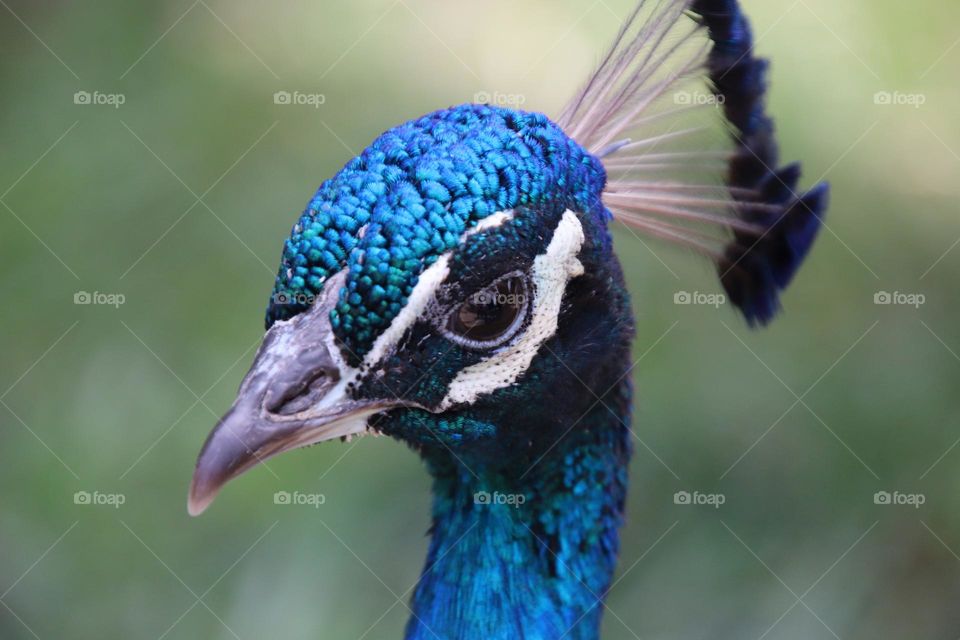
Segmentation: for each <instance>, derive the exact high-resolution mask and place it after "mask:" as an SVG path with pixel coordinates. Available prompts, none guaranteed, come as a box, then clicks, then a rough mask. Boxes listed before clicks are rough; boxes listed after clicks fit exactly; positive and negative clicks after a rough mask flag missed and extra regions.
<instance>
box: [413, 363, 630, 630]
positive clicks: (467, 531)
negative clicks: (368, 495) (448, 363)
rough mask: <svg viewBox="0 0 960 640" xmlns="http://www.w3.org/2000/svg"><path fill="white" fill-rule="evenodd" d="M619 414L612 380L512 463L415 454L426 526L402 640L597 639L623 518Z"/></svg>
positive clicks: (622, 412) (626, 441)
mask: <svg viewBox="0 0 960 640" xmlns="http://www.w3.org/2000/svg"><path fill="white" fill-rule="evenodd" d="M607 407H609V409H608V408H607ZM629 413H630V384H629V382H628V381H623V382H620V383H618V384H617V385H615V386H614V387H613V388H612V389H611V390H610V391H609V392H608V394H607V395H606V396H605V397H604V398H603V402H602V403H597V404H596V406H594V407H593V408H592V409H591V410H590V411H589V412H588V413H587V414H586V415H585V416H584V417H583V418H582V419H581V420H580V421H578V423H577V424H572V425H569V426H568V427H566V428H565V429H562V430H561V433H563V432H564V431H566V433H565V434H564V435H563V437H561V438H560V439H559V440H558V439H556V438H553V439H552V441H551V442H545V443H544V445H543V446H542V447H540V448H539V449H538V450H537V451H536V454H535V455H532V456H529V457H525V458H524V463H523V464H518V463H516V461H511V462H510V463H509V464H503V463H500V464H492V463H489V462H488V463H486V464H484V462H483V461H474V460H464V459H461V458H457V457H456V456H452V455H450V452H434V453H432V454H430V453H425V454H424V457H425V458H426V460H427V464H428V466H429V467H430V470H431V473H432V474H433V477H434V506H433V526H432V528H431V534H432V538H431V543H430V550H429V554H428V557H427V562H426V566H425V568H424V571H423V574H422V576H421V578H420V582H419V583H418V585H417V589H416V592H415V595H414V598H413V611H414V614H413V616H412V617H411V619H410V622H409V623H408V626H407V636H406V637H407V638H408V639H409V640H413V639H416V640H420V639H427V638H434V639H436V638H439V639H441V640H447V639H453V638H486V639H491V640H495V639H500V638H504V639H506V638H510V639H514V638H524V639H526V640H539V639H544V640H546V639H553V640H556V639H558V638H566V639H569V640H594V639H596V638H597V637H598V636H599V627H600V618H601V614H602V610H603V598H604V596H605V594H606V591H607V589H608V588H609V586H610V582H611V578H612V575H613V571H614V567H615V564H616V557H617V553H618V549H619V536H618V528H619V526H620V524H621V523H622V520H623V506H624V498H625V494H626V487H627V463H628V460H629V456H630V434H629V430H628V429H629V427H628V426H627V425H628V424H629Z"/></svg>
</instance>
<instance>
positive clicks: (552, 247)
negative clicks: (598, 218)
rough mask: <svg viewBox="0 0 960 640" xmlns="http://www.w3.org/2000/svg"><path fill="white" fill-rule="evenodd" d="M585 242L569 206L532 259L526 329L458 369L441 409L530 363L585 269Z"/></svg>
mask: <svg viewBox="0 0 960 640" xmlns="http://www.w3.org/2000/svg"><path fill="white" fill-rule="evenodd" d="M583 242H584V235H583V225H581V224H580V220H579V219H577V215H576V214H575V213H574V212H573V211H570V210H567V211H566V212H564V214H563V217H562V218H561V220H560V223H559V224H558V225H557V228H556V230H555V231H554V233H553V238H552V239H551V240H550V244H549V245H548V246H547V250H546V252H545V253H543V254H541V255H539V256H537V257H536V259H535V260H534V262H533V269H532V271H531V276H532V280H533V288H534V299H533V303H532V305H531V310H530V312H529V313H530V322H529V324H528V325H527V327H526V329H525V330H524V332H523V333H522V334H521V335H520V336H519V338H517V339H515V340H514V342H513V343H512V344H510V346H508V347H506V348H504V349H503V350H501V351H498V352H497V353H494V354H493V355H491V356H490V357H488V358H486V359H484V360H482V361H481V362H478V363H477V364H474V365H471V366H469V367H466V368H464V369H462V370H461V371H460V372H458V373H457V375H456V376H455V377H454V379H453V381H452V382H451V383H450V386H449V387H448V389H447V395H446V397H444V399H443V401H442V402H441V404H440V407H439V410H441V411H442V410H444V409H447V408H449V407H450V406H452V405H455V404H458V403H464V402H466V403H471V402H474V401H476V399H477V398H479V397H480V396H482V395H486V394H489V393H491V392H493V391H496V390H497V389H502V388H503V387H507V386H509V385H511V384H513V383H514V382H516V380H517V378H519V377H520V376H521V375H522V374H523V373H524V372H525V371H526V370H527V369H528V368H529V367H530V363H531V362H532V361H533V358H534V356H535V355H536V354H537V352H538V351H539V350H540V347H541V346H542V345H543V343H544V342H546V341H547V340H548V339H550V338H551V337H553V335H554V334H555V333H556V332H557V321H558V317H559V315H560V303H561V302H562V300H563V294H564V291H566V287H567V282H568V281H569V280H570V279H571V278H574V277H576V276H579V275H582V274H583V264H581V262H580V260H579V259H577V255H578V254H579V253H580V248H581V247H582V246H583Z"/></svg>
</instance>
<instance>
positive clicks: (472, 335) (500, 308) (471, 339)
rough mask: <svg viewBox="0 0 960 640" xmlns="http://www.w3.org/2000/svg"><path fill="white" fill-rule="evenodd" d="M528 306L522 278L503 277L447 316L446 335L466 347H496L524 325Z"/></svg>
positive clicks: (515, 276) (525, 284)
mask: <svg viewBox="0 0 960 640" xmlns="http://www.w3.org/2000/svg"><path fill="white" fill-rule="evenodd" d="M527 305H528V296H527V282H526V280H525V279H524V277H523V275H522V274H510V275H507V276H504V277H502V278H500V279H499V280H497V281H496V282H494V283H493V284H492V285H490V286H489V287H486V288H485V289H481V290H479V291H477V292H475V293H473V294H472V295H471V296H470V297H468V298H467V299H466V300H464V301H463V302H461V303H460V304H458V305H456V306H455V307H453V309H451V310H450V312H449V314H448V315H447V319H446V327H445V329H446V331H445V333H447V335H448V337H450V338H451V339H452V340H454V341H455V342H458V343H460V344H462V345H464V346H466V347H472V348H478V349H484V348H490V347H495V346H499V345H501V344H503V343H505V342H506V341H507V340H509V339H510V338H512V337H513V336H514V334H516V332H517V330H518V329H519V328H520V326H521V325H522V324H523V320H524V318H525V316H526V310H527Z"/></svg>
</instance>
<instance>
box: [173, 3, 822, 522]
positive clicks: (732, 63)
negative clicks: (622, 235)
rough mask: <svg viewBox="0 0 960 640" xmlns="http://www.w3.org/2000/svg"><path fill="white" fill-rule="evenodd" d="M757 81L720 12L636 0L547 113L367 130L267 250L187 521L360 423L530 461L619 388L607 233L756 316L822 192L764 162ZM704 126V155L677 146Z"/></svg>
mask: <svg viewBox="0 0 960 640" xmlns="http://www.w3.org/2000/svg"><path fill="white" fill-rule="evenodd" d="M634 31H635V32H636V33H635V35H633V36H630V35H629V34H631V33H633V32H634ZM665 43H671V44H670V45H669V46H668V45H667V44H665ZM767 69H768V65H767V61H766V60H764V59H762V58H757V57H755V56H754V52H753V42H752V36H751V32H750V27H749V23H748V21H747V20H746V18H745V17H744V16H743V14H742V12H741V11H740V10H739V7H738V5H737V2H736V1H735V0H682V1H681V0H677V1H671V2H664V3H645V2H641V3H639V5H638V6H637V8H636V9H635V10H634V11H633V12H632V13H631V15H630V16H629V17H628V19H627V20H626V21H625V23H624V26H623V28H622V29H621V31H620V33H619V34H618V36H617V38H616V40H615V41H614V45H613V47H612V48H611V50H610V52H609V53H608V54H607V55H606V56H604V58H603V59H602V62H601V64H600V66H599V67H598V69H597V71H596V72H595V74H594V75H593V76H591V77H590V78H589V79H588V80H587V82H586V83H585V84H584V86H583V88H582V90H581V91H580V92H579V93H577V94H576V95H575V96H574V98H573V100H571V102H570V103H569V104H568V105H567V107H566V109H565V110H564V111H563V112H562V113H561V115H560V116H559V117H558V118H557V120H556V122H554V121H551V120H550V119H548V118H547V117H546V116H544V115H541V114H537V113H526V112H521V111H517V110H513V109H506V108H500V107H494V106H489V105H463V106H459V107H452V108H449V109H445V110H442V111H437V112H435V113H432V114H429V115H426V116H424V117H422V118H419V119H416V120H413V121H411V122H408V123H406V124H402V125H400V126H398V127H395V128H393V129H391V130H389V131H387V132H386V133H384V134H383V135H381V136H380V137H379V138H377V139H376V140H375V141H374V142H373V143H372V144H371V145H370V146H369V147H368V148H367V149H366V150H364V151H363V152H362V153H361V154H360V155H359V156H357V157H356V158H354V159H352V160H351V161H350V162H348V163H347V165H346V166H345V167H344V168H343V169H342V170H341V171H340V172H339V173H338V174H337V175H336V176H334V177H333V178H332V179H330V180H328V181H326V182H324V183H323V184H322V185H321V186H320V188H319V190H318V191H317V193H316V195H315V196H314V197H313V199H312V200H311V201H310V203H309V205H308V206H307V209H306V211H305V212H304V213H303V214H302V216H301V217H300V219H299V221H298V222H297V224H296V225H295V226H294V228H293V231H292V233H291V235H290V238H289V239H288V240H287V241H286V244H285V247H284V251H283V257H282V261H281V265H280V269H279V272H278V275H277V279H276V284H275V286H274V290H273V294H272V297H271V301H270V305H269V308H268V310H267V333H266V336H265V337H264V340H263V344H262V345H261V347H260V350H259V352H258V353H257V356H256V358H255V361H254V363H253V366H252V367H251V369H250V372H249V373H248V374H247V376H246V378H245V379H244V381H243V383H242V384H241V387H240V391H239V394H238V397H237V400H236V402H235V403H234V405H233V407H231V409H230V410H229V412H228V413H227V414H226V416H225V417H224V418H223V419H222V420H221V421H220V423H219V424H218V425H217V427H216V428H215V429H214V431H213V432H212V433H211V434H210V436H209V437H208V439H207V442H206V444H205V445H204V447H203V450H202V451H201V453H200V458H199V460H198V462H197V468H196V471H195V474H194V479H193V485H192V487H191V491H190V502H189V506H190V511H191V512H192V513H199V512H200V511H202V510H203V509H204V508H206V506H207V505H208V504H209V503H210V501H211V500H212V499H213V497H214V495H215V494H216V492H217V491H218V490H219V488H220V487H221V486H222V485H223V484H224V483H225V482H226V481H228V480H229V479H231V478H233V477H235V476H236V475H238V474H240V473H242V472H243V471H245V470H247V469H249V468H251V467H253V466H254V465H256V464H257V463H258V462H260V461H262V460H264V459H266V458H268V457H270V456H273V455H276V454H278V453H280V452H283V451H287V450H289V449H293V448H297V447H301V446H305V445H309V444H313V443H316V442H320V441H322V440H329V439H332V438H341V437H350V436H353V435H356V434H362V433H365V432H367V431H374V432H377V433H385V434H388V435H391V436H394V437H396V438H399V439H401V440H404V441H405V442H407V443H408V444H410V445H412V446H414V447H415V448H417V449H419V450H420V451H422V452H424V453H426V454H427V456H426V457H427V459H428V461H429V460H430V459H431V457H430V455H429V454H430V453H433V452H440V453H441V455H442V454H443V452H447V453H448V454H451V455H452V456H454V457H455V458H456V459H457V460H461V459H464V458H469V459H470V460H471V462H472V463H473V464H472V465H471V466H473V467H476V466H478V465H483V464H491V465H496V464H497V463H498V462H499V463H501V464H502V465H503V466H505V467H510V466H511V465H510V462H511V461H514V460H516V456H524V455H527V456H530V455H531V452H536V451H537V450H541V449H542V450H549V449H550V448H552V447H553V444H554V443H556V442H557V441H558V438H561V437H563V436H565V434H567V433H568V431H569V430H572V429H573V427H568V425H570V423H571V422H572V423H573V425H574V426H576V425H577V424H578V422H579V421H575V420H574V418H575V417H576V416H581V415H584V413H585V411H589V410H590V407H591V406H592V405H593V403H594V401H596V400H597V399H598V398H599V397H600V395H601V394H607V393H610V392H611V390H614V389H615V388H616V389H617V390H620V389H622V387H623V385H622V384H620V383H621V382H622V381H623V379H624V378H625V377H626V376H627V374H628V373H629V345H630V340H631V338H632V333H633V322H632V317H631V313H630V305H629V301H628V298H627V294H626V290H625V287H624V284H623V277H622V274H621V271H620V267H619V264H618V262H617V259H616V257H615V256H614V254H613V250H612V242H611V239H610V234H609V231H608V224H609V223H610V221H611V220H613V219H614V218H616V219H618V220H619V221H621V222H623V223H624V224H626V225H628V226H629V227H631V228H633V229H635V230H637V231H639V232H641V233H643V234H645V235H647V236H648V237H651V238H656V239H660V240H666V241H668V242H671V243H673V244H678V245H682V246H685V247H688V248H692V249H694V250H696V251H697V252H699V253H702V254H704V255H706V256H708V257H710V258H711V259H712V260H713V262H714V264H715V266H716V268H717V271H718V274H719V276H720V282H721V283H722V285H723V287H724V289H725V291H726V294H727V297H728V299H729V301H730V302H731V304H732V306H734V307H736V308H737V309H739V310H740V311H741V312H742V314H743V315H744V317H745V319H746V320H747V322H748V323H749V324H751V325H754V324H766V323H767V322H769V321H770V320H771V319H772V318H773V316H774V315H775V314H776V312H777V310H778V309H779V306H780V298H779V295H780V292H781V291H782V290H783V289H785V288H786V287H787V285H788V284H789V283H790V281H791V279H792V278H793V276H794V274H795V273H796V271H797V269H798V268H799V266H800V265H801V263H802V262H803V260H804V258H805V257H806V255H807V253H808V251H809V250H810V248H811V246H812V244H813V241H814V239H815V237H816V235H817V231H818V229H819V228H820V226H821V217H822V215H823V213H824V212H825V210H826V206H827V196H828V188H827V185H826V184H819V185H817V186H815V187H813V188H812V189H810V190H809V191H806V192H802V191H800V192H798V181H799V178H800V167H799V165H798V164H796V163H794V164H788V165H785V166H781V165H780V161H779V152H778V148H777V144H776V137H775V135H774V125H773V120H772V119H771V118H770V117H769V116H768V115H767V114H766V112H765V108H764V94H765V90H766V87H767V80H766V76H767ZM698 71H704V72H706V73H707V84H706V89H707V91H708V92H709V96H708V97H710V98H711V100H707V101H704V100H700V99H698V100H696V101H694V100H693V96H694V95H696V96H700V97H702V96H703V91H704V85H703V84H702V79H700V78H698V77H696V76H697V74H696V73H695V72H698ZM690 83H693V84H690ZM684 97H685V99H684V100H681V99H680V98H684ZM704 110H705V111H704ZM691 119H692V120H691ZM688 124H697V125H698V126H693V127H688V126H687V125H688ZM710 129H714V130H716V131H719V132H722V136H721V138H722V139H723V140H724V142H723V144H724V146H725V147H726V148H725V149H723V150H718V149H714V148H711V147H715V146H716V144H717V141H716V139H715V138H716V136H713V137H711V138H708V139H707V140H704V141H698V140H697V138H696V136H699V135H700V134H701V133H704V132H705V133H707V134H709V133H710ZM638 134H639V137H636V136H637V135H638ZM690 143H693V145H692V146H691V145H690ZM671 145H681V146H680V147H679V148H674V150H668V149H670V148H671ZM730 147H732V150H731V149H730ZM608 177H609V179H608ZM718 231H719V236H718V233H717V232H718ZM611 383H612V384H611ZM614 392H615V393H616V392H617V391H614ZM626 395H627V394H623V393H621V396H622V397H620V398H619V400H618V402H619V404H621V405H624V406H625V405H626V404H628V403H627V402H626V401H625V396H626ZM628 411H629V409H628V408H624V409H623V410H622V413H624V414H626V413H627V412H628ZM621 418H626V415H623V416H621ZM584 428H585V427H584ZM574 435H576V434H574ZM534 455H535V454H534ZM512 466H513V467H514V468H516V466H517V465H512Z"/></svg>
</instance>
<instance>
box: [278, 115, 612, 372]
mask: <svg viewBox="0 0 960 640" xmlns="http://www.w3.org/2000/svg"><path fill="white" fill-rule="evenodd" d="M605 180H606V174H605V172H604V170H603V166H602V165H601V164H600V161H599V160H597V159H596V158H594V157H593V156H591V155H590V154H588V153H587V152H586V151H585V150H584V149H583V148H582V147H581V146H580V145H579V144H577V143H576V142H574V141H573V140H572V139H570V138H569V137H568V136H567V135H566V134H565V133H564V132H563V131H562V130H561V129H560V128H559V127H558V126H557V125H555V124H554V123H553V122H551V121H550V120H549V119H548V118H547V117H546V116H544V115H542V114H539V113H525V112H521V111H514V110H510V109H503V108H498V107H492V106H487V105H474V104H466V105H461V106H457V107H451V108H449V109H444V110H442V111H437V112H434V113H431V114H428V115H426V116H423V117H421V118H417V119H416V120H411V121H410V122H407V123H405V124H402V125H399V126H397V127H394V128H393V129H390V130H389V131H387V132H386V133H384V134H383V135H381V136H380V137H378V138H377V139H376V140H374V141H373V143H372V144H371V145H370V146H369V147H367V149H365V150H364V151H363V152H362V153H361V154H360V155H359V156H357V157H356V158H354V159H353V160H351V161H350V162H349V163H347V165H346V166H345V167H344V168H343V169H341V170H340V172H339V173H338V174H337V175H335V176H334V177H333V178H331V179H330V180H327V181H326V182H324V183H323V184H322V185H321V186H320V188H319V189H318V190H317V193H316V195H314V197H313V199H312V200H311V201H310V203H309V204H308V205H307V209H306V211H304V212H303V214H302V215H301V216H300V219H299V221H297V224H296V225H295V226H294V228H293V232H292V233H291V236H290V238H289V239H288V240H287V242H286V244H285V247H284V251H283V258H282V261H281V264H280V271H279V273H278V274H277V281H276V285H275V287H274V291H273V294H272V296H271V302H270V305H269V308H268V310H267V328H268V329H269V328H270V326H271V325H272V324H273V323H274V322H275V321H277V320H284V319H287V318H290V317H292V316H294V315H296V314H297V313H300V312H302V311H304V310H305V309H307V308H309V306H310V304H311V303H312V302H313V300H314V299H315V298H316V296H317V295H318V294H319V293H320V291H321V290H322V289H323V285H324V283H325V282H326V280H327V278H328V277H330V276H331V275H333V274H334V273H337V272H338V271H340V270H341V269H343V268H344V267H349V275H348V276H347V282H346V287H345V288H344V290H343V291H342V292H341V294H340V302H339V304H338V305H337V306H336V308H335V309H334V311H333V312H332V313H333V318H332V320H333V329H334V332H335V333H336V334H337V336H338V338H339V339H340V340H341V341H342V343H343V345H344V347H345V349H347V350H348V353H349V355H350V359H351V360H352V361H353V362H354V363H356V362H357V361H358V360H359V359H360V358H362V357H363V356H364V355H365V354H366V353H367V351H368V350H369V348H370V346H371V345H372V343H373V340H374V339H375V338H376V336H377V335H378V333H379V332H380V331H382V330H383V329H384V328H385V327H386V326H387V325H389V324H390V321H391V320H393V318H395V317H396V315H397V314H398V313H399V312H400V309H402V308H403V306H404V304H406V302H407V296H409V295H410V293H411V291H412V290H413V287H414V286H415V285H416V283H417V277H418V276H419V274H420V272H421V271H422V270H423V269H424V268H425V267H427V266H429V265H430V264H432V263H433V261H434V260H436V259H437V257H438V256H439V255H440V254H442V253H443V252H445V251H449V250H450V249H452V248H454V247H455V246H457V244H458V242H459V240H460V237H461V235H462V234H463V233H464V232H465V231H466V230H468V229H469V228H471V227H473V226H474V225H475V224H476V223H477V222H479V221H480V220H482V219H484V218H486V217H487V216H489V215H491V214H493V213H496V212H498V211H508V210H512V209H515V208H518V207H529V208H538V207H543V206H547V205H549V206H562V207H563V208H569V209H573V210H576V211H582V212H585V213H588V214H589V215H591V216H594V217H595V218H596V219H597V220H601V219H604V217H605V216H608V215H609V214H607V213H606V211H605V209H604V207H603V204H602V201H601V198H600V195H601V192H602V191H603V186H604V183H605Z"/></svg>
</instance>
